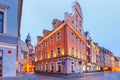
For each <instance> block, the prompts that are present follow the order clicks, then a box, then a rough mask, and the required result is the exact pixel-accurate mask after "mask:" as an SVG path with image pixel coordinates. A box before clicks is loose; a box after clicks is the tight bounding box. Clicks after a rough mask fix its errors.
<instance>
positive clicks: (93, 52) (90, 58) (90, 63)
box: [85, 31, 100, 72]
mask: <svg viewBox="0 0 120 80" xmlns="http://www.w3.org/2000/svg"><path fill="white" fill-rule="evenodd" d="M85 37H86V41H87V72H95V71H100V50H99V45H98V43H95V42H93V40H92V39H91V37H90V33H89V32H88V31H87V32H85Z"/></svg>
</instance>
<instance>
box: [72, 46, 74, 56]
mask: <svg viewBox="0 0 120 80" xmlns="http://www.w3.org/2000/svg"><path fill="white" fill-rule="evenodd" d="M72 55H73V56H74V48H73V47H72Z"/></svg>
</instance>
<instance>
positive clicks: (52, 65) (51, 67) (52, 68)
mask: <svg viewBox="0 0 120 80" xmlns="http://www.w3.org/2000/svg"><path fill="white" fill-rule="evenodd" d="M51 72H53V63H51Z"/></svg>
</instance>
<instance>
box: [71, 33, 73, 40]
mask: <svg viewBox="0 0 120 80" xmlns="http://www.w3.org/2000/svg"><path fill="white" fill-rule="evenodd" d="M71 37H72V40H74V33H73V32H71Z"/></svg>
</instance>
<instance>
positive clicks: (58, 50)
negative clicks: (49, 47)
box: [57, 47, 60, 55]
mask: <svg viewBox="0 0 120 80" xmlns="http://www.w3.org/2000/svg"><path fill="white" fill-rule="evenodd" d="M57 55H60V47H58V48H57Z"/></svg>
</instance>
